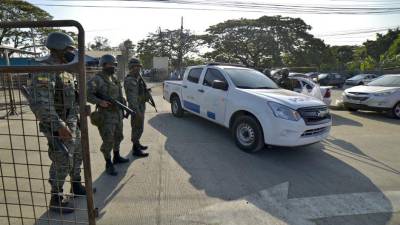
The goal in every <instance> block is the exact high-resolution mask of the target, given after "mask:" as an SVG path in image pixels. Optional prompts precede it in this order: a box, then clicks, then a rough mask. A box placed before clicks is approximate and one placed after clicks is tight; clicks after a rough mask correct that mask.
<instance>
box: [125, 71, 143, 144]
mask: <svg viewBox="0 0 400 225" xmlns="http://www.w3.org/2000/svg"><path fill="white" fill-rule="evenodd" d="M124 89H125V94H126V99H127V101H128V106H129V108H131V109H135V110H136V117H135V118H131V127H132V136H131V140H132V143H133V144H138V143H139V140H140V138H141V137H142V134H143V128H144V114H145V111H146V100H145V84H144V81H143V80H142V79H141V77H140V76H139V75H138V76H136V77H135V75H133V74H128V75H127V76H126V77H125V80H124Z"/></svg>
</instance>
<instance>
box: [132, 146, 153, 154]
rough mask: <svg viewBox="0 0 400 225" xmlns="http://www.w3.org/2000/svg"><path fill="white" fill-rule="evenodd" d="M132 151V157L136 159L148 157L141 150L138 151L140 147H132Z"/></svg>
mask: <svg viewBox="0 0 400 225" xmlns="http://www.w3.org/2000/svg"><path fill="white" fill-rule="evenodd" d="M132 151H133V153H132V155H134V156H137V157H147V156H149V153H147V152H143V150H142V149H140V147H139V146H138V145H137V144H135V145H133V148H132Z"/></svg>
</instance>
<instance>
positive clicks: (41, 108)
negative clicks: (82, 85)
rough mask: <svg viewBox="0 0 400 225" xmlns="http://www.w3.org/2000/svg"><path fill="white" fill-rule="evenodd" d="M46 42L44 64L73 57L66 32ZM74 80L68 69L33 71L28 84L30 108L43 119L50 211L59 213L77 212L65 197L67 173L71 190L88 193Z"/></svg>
mask: <svg viewBox="0 0 400 225" xmlns="http://www.w3.org/2000/svg"><path fill="white" fill-rule="evenodd" d="M45 45H46V47H47V48H48V49H49V50H50V55H49V57H48V58H46V59H45V60H43V61H42V62H41V64H42V65H57V64H67V63H69V62H71V61H72V60H73V59H74V56H75V54H74V50H75V48H74V40H73V39H72V38H71V37H70V36H69V35H67V34H65V33H61V32H53V33H50V34H49V35H48V37H47V40H46V44H45ZM75 81H76V78H75V76H74V75H73V74H71V73H68V72H66V71H63V72H47V73H36V74H32V77H31V80H30V85H29V86H28V91H29V94H30V96H29V97H28V98H29V103H30V107H31V109H32V111H33V113H34V114H35V116H36V118H37V119H38V120H39V121H40V123H39V127H40V131H41V132H43V134H44V135H45V136H46V138H47V144H48V148H49V149H48V154H49V158H50V160H51V166H50V170H49V182H50V185H51V199H50V210H52V211H56V212H58V213H72V212H73V211H74V210H73V208H74V207H73V204H71V203H70V202H67V201H66V200H65V199H64V198H63V186H64V183H65V179H66V177H67V176H68V175H69V176H70V177H71V181H72V185H71V192H72V193H74V194H75V195H86V191H85V187H84V186H83V185H82V184H81V170H80V167H81V164H82V149H81V144H80V136H81V135H80V130H79V126H78V102H77V88H76V86H75V83H76V82H75ZM57 143H58V144H57ZM60 143H61V144H60Z"/></svg>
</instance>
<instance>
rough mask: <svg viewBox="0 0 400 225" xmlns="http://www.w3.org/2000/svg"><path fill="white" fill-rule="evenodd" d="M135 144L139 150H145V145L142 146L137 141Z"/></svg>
mask: <svg viewBox="0 0 400 225" xmlns="http://www.w3.org/2000/svg"><path fill="white" fill-rule="evenodd" d="M137 146H138V147H139V148H140V149H141V150H147V146H144V145H142V144H140V143H139V142H138V143H137Z"/></svg>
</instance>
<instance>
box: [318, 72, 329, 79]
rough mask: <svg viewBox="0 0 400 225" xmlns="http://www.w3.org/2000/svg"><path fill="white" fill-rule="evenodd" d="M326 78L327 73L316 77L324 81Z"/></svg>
mask: <svg viewBox="0 0 400 225" xmlns="http://www.w3.org/2000/svg"><path fill="white" fill-rule="evenodd" d="M327 76H328V74H327V73H322V74H320V75H318V79H324V78H325V77H327Z"/></svg>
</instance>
